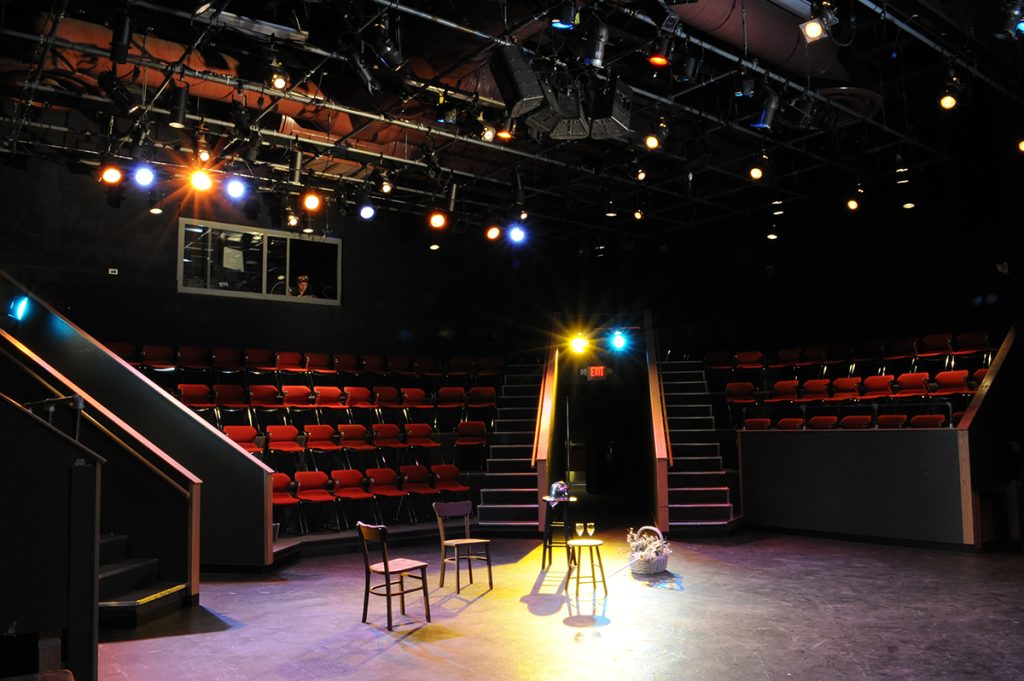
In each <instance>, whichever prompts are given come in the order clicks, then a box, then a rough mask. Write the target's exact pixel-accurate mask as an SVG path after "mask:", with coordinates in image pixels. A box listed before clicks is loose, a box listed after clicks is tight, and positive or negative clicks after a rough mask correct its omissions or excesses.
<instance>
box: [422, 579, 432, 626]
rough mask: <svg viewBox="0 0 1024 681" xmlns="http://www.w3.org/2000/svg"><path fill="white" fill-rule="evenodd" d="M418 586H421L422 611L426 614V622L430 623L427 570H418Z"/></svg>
mask: <svg viewBox="0 0 1024 681" xmlns="http://www.w3.org/2000/svg"><path fill="white" fill-rule="evenodd" d="M420 584H422V585H423V610H424V611H426V613H427V621H428V622H429V621H430V594H428V593H427V568H425V567H421V568H420Z"/></svg>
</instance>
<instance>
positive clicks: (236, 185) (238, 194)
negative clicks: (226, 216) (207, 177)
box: [224, 177, 246, 201]
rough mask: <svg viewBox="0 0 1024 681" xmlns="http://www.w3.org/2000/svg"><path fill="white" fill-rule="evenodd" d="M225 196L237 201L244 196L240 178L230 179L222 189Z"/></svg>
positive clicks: (242, 183)
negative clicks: (225, 193)
mask: <svg viewBox="0 0 1024 681" xmlns="http://www.w3.org/2000/svg"><path fill="white" fill-rule="evenodd" d="M224 191H225V192H227V195H228V196H229V197H231V198H232V199H234V200H236V201H237V200H239V199H241V198H242V197H244V196H245V194H246V186H245V182H244V181H243V180H242V179H241V178H237V177H232V178H231V179H230V180H228V183H227V185H225V187H224Z"/></svg>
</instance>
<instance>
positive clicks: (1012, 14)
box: [995, 2, 1024, 40]
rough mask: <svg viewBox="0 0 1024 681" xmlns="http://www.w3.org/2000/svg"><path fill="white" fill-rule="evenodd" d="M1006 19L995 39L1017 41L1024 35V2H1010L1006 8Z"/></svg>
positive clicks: (996, 32)
mask: <svg viewBox="0 0 1024 681" xmlns="http://www.w3.org/2000/svg"><path fill="white" fill-rule="evenodd" d="M1004 11H1005V13H1006V18H1005V20H1004V22H1003V26H1002V28H1001V29H1000V30H998V31H995V37H997V38H1001V39H1004V40H1005V39H1011V40H1017V39H1019V38H1020V37H1021V36H1022V35H1024V2H1010V3H1007V5H1006V6H1005V8H1004Z"/></svg>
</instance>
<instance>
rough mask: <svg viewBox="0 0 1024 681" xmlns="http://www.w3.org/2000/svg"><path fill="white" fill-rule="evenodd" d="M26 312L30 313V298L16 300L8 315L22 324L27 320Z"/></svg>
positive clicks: (24, 297)
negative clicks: (23, 320) (22, 321)
mask: <svg viewBox="0 0 1024 681" xmlns="http://www.w3.org/2000/svg"><path fill="white" fill-rule="evenodd" d="M26 312H28V296H21V297H20V298H15V299H14V302H12V303H11V307H10V310H9V311H8V312H7V314H8V315H10V316H11V317H14V318H15V319H17V320H18V321H19V322H20V321H21V320H22V319H24V318H25V313H26Z"/></svg>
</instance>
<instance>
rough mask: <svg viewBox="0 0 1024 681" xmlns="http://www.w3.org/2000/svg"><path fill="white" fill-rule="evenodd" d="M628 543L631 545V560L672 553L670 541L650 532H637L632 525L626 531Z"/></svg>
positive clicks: (651, 558) (652, 557)
mask: <svg viewBox="0 0 1024 681" xmlns="http://www.w3.org/2000/svg"><path fill="white" fill-rule="evenodd" d="M641 529H644V528H641ZM626 543H627V544H628V545H629V559H630V560H631V561H635V560H654V559H655V558H658V557H659V556H667V555H668V554H670V553H672V549H670V548H669V546H668V542H667V541H665V540H664V539H662V538H661V537H660V536H658V535H656V534H652V533H650V532H641V533H637V532H635V531H634V530H633V528H632V527H631V528H629V532H627V533H626Z"/></svg>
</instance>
